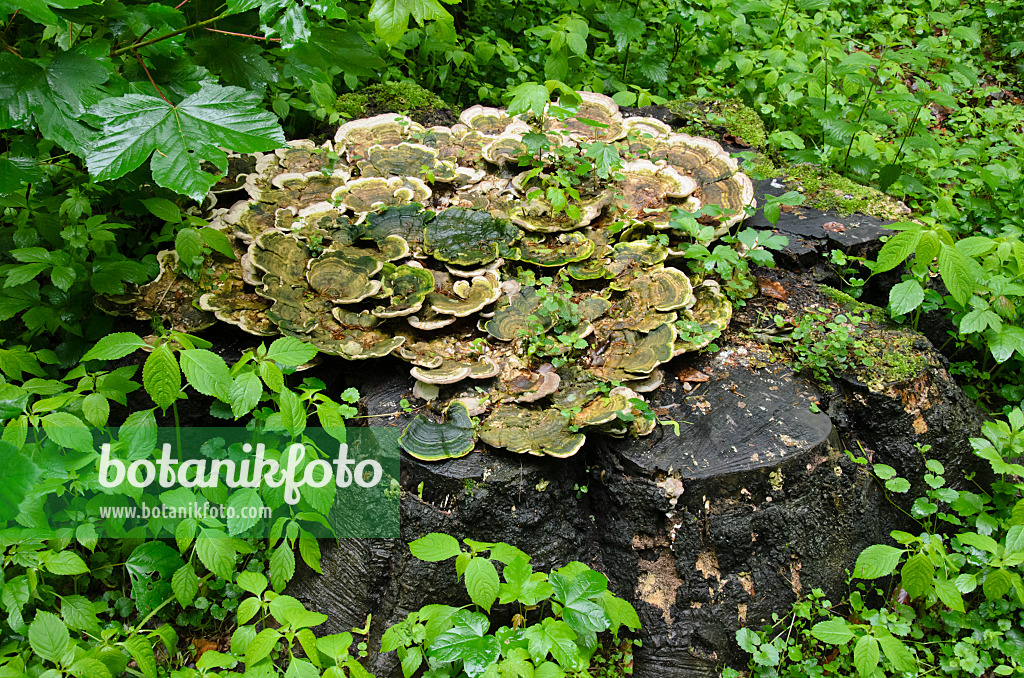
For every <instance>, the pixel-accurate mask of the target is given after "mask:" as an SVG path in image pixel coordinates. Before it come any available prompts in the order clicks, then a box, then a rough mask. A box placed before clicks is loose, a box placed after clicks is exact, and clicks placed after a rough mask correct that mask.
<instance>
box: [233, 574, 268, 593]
mask: <svg viewBox="0 0 1024 678" xmlns="http://www.w3.org/2000/svg"><path fill="white" fill-rule="evenodd" d="M236 583H237V584H238V587H239V588H240V589H242V590H243V591H248V592H249V593H252V594H253V595H257V596H258V595H260V594H261V593H263V592H264V591H266V590H267V578H266V577H265V576H263V575H262V574H260V573H259V572H250V571H248V570H245V571H243V572H239V573H238V581H237V582H236Z"/></svg>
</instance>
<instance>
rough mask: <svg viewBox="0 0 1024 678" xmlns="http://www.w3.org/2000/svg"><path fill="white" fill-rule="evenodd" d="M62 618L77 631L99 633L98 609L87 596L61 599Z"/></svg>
mask: <svg viewBox="0 0 1024 678" xmlns="http://www.w3.org/2000/svg"><path fill="white" fill-rule="evenodd" d="M60 616H61V617H63V618H64V621H65V622H66V623H67V625H68V627H69V628H72V629H75V630H76V631H90V632H93V633H98V632H99V628H100V626H99V619H98V618H97V616H96V609H95V608H94V607H93V605H92V601H90V600H89V599H88V598H86V597H85V596H64V597H63V598H61V599H60Z"/></svg>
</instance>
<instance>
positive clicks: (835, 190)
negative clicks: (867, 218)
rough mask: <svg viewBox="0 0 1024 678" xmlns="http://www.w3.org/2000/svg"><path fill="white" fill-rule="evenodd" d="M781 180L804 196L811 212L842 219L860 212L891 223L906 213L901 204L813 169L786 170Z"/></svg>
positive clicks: (838, 176) (791, 168)
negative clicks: (831, 212) (833, 213)
mask: <svg viewBox="0 0 1024 678" xmlns="http://www.w3.org/2000/svg"><path fill="white" fill-rule="evenodd" d="M781 178H782V180H783V181H784V182H785V183H786V185H787V188H790V189H792V190H796V191H800V192H801V193H803V194H804V197H805V199H806V201H805V203H804V204H805V205H807V206H808V207H813V208H815V209H819V210H835V211H836V212H838V213H839V214H842V215H846V214H852V213H854V212H860V213H861V214H870V215H873V216H876V217H879V218H880V219H893V220H898V219H901V218H903V216H904V215H905V214H906V213H907V208H906V207H905V206H904V205H903V204H902V203H900V202H899V201H897V200H895V199H894V198H891V197H889V196H887V195H886V194H884V193H882V192H881V191H877V190H875V189H873V188H869V187H867V186H861V185H860V184H858V183H857V182H855V181H852V180H851V179H847V178H846V177H843V176H840V175H838V174H836V173H835V172H833V171H831V170H826V169H823V168H821V167H819V166H817V165H809V164H801V165H793V166H791V167H787V168H785V169H784V170H783V172H782V175H781Z"/></svg>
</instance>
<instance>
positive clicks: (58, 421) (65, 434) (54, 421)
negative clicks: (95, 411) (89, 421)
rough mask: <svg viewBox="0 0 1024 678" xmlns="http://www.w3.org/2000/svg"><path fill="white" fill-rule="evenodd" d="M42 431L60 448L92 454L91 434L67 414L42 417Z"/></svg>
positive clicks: (58, 413) (71, 415) (77, 420)
mask: <svg viewBox="0 0 1024 678" xmlns="http://www.w3.org/2000/svg"><path fill="white" fill-rule="evenodd" d="M42 423H43V431H45V432H46V435H47V436H49V438H50V440H52V441H53V442H55V443H57V444H58V445H60V446H61V447H65V448H68V449H71V450H78V451H79V452H92V451H93V446H92V434H91V433H90V432H89V429H88V427H86V425H85V423H84V422H82V420H81V419H79V418H78V417H76V416H75V415H73V414H69V413H67V412H51V413H50V414H48V415H46V416H45V417H43V420H42Z"/></svg>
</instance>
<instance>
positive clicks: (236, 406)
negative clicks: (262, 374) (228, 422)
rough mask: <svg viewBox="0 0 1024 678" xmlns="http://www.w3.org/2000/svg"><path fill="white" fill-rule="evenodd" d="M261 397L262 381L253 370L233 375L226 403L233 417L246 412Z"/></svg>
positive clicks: (254, 405)
mask: <svg viewBox="0 0 1024 678" xmlns="http://www.w3.org/2000/svg"><path fill="white" fill-rule="evenodd" d="M261 397H263V382H261V381H260V378H259V377H257V376H256V373H255V372H243V373H242V374H240V375H238V376H237V377H235V379H234V381H233V382H232V383H231V389H230V390H229V391H228V403H229V404H230V405H231V413H232V414H234V415H235V419H238V418H239V417H241V416H243V415H246V414H248V413H249V412H251V411H252V409H253V408H254V407H256V405H258V404H259V402H260V398H261Z"/></svg>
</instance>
